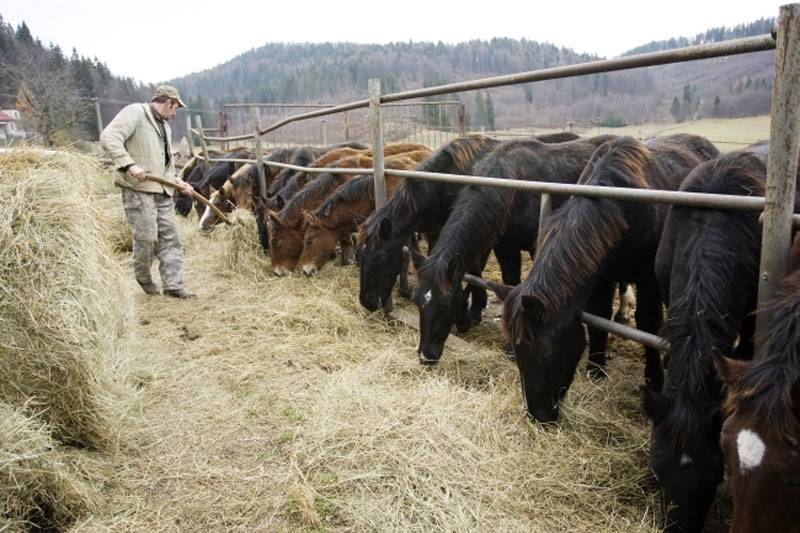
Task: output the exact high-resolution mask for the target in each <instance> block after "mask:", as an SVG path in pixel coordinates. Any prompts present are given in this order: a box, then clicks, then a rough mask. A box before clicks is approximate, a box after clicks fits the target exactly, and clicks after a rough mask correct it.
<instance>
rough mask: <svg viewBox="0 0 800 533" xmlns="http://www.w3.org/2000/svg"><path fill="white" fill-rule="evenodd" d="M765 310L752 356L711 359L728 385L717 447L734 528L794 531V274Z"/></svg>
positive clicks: (798, 523) (798, 325)
mask: <svg viewBox="0 0 800 533" xmlns="http://www.w3.org/2000/svg"><path fill="white" fill-rule="evenodd" d="M797 242H798V241H797V240H796V241H795V244H797ZM767 308H768V309H769V311H770V313H771V318H772V320H771V321H770V322H769V323H768V324H767V331H765V335H764V339H763V346H761V347H760V348H759V351H758V353H757V356H756V358H755V359H754V360H753V361H738V360H735V359H727V358H725V357H722V356H719V357H718V358H717V360H716V366H717V369H718V371H719V374H720V376H721V378H722V380H723V381H724V383H725V385H726V386H727V389H728V397H727V400H726V401H725V404H724V414H725V415H726V417H725V421H724V423H723V425H722V432H721V444H722V449H723V451H724V454H725V461H726V462H727V465H728V470H729V475H730V480H731V486H732V493H733V520H732V521H731V529H730V530H731V531H732V532H734V533H751V532H752V533H755V532H761V531H787V532H795V533H796V532H798V531H800V507H798V505H797V501H798V499H797V496H798V492H800V272H797V271H795V272H794V273H792V274H790V275H789V276H788V277H787V279H786V281H785V287H784V291H783V293H782V295H781V296H779V297H778V298H777V299H776V300H775V301H773V302H772V303H770V304H769V305H768V307H767Z"/></svg>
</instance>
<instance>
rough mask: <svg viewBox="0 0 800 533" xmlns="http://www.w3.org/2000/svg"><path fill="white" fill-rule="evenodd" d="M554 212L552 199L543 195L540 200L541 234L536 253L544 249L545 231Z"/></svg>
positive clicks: (537, 238) (537, 241)
mask: <svg viewBox="0 0 800 533" xmlns="http://www.w3.org/2000/svg"><path fill="white" fill-rule="evenodd" d="M552 212H553V205H552V198H551V197H550V195H549V194H547V193H546V192H545V193H542V195H541V197H540V199H539V233H538V234H537V236H536V252H537V253H538V252H539V249H541V247H542V241H543V240H544V231H545V229H544V228H545V225H546V224H547V222H548V219H549V218H550V215H551V214H552Z"/></svg>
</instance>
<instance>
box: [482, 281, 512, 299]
mask: <svg viewBox="0 0 800 533" xmlns="http://www.w3.org/2000/svg"><path fill="white" fill-rule="evenodd" d="M486 285H488V286H489V290H490V291H492V292H493V293H495V294H496V295H497V297H498V298H500V299H501V300H503V301H505V299H506V297H507V296H508V295H509V294H510V293H511V291H512V290H513V289H514V286H513V285H504V284H502V283H497V282H496V281H491V280H487V281H486Z"/></svg>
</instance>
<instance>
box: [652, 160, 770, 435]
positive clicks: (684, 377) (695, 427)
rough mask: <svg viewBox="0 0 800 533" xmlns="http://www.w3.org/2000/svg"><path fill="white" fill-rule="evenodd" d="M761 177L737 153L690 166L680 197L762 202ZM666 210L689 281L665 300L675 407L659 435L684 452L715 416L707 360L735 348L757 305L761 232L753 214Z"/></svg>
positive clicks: (756, 164)
mask: <svg viewBox="0 0 800 533" xmlns="http://www.w3.org/2000/svg"><path fill="white" fill-rule="evenodd" d="M765 173H766V169H765V168H764V166H763V164H762V163H761V162H760V161H759V160H758V159H757V158H756V157H755V156H753V155H752V154H748V153H743V152H735V153H733V154H729V155H727V156H724V157H721V158H719V159H716V160H713V161H708V162H706V163H702V164H701V165H699V166H698V167H696V168H695V169H694V170H693V171H692V173H691V174H690V175H689V176H688V177H687V178H686V180H685V181H684V183H683V184H682V186H681V190H682V191H687V192H703V193H717V194H733V195H740V196H750V195H763V194H764V180H765ZM672 209H673V210H672V213H671V215H670V216H671V217H672V219H673V220H680V221H681V222H680V224H681V226H680V240H679V244H677V245H676V250H674V251H673V252H672V257H673V261H675V260H678V261H680V262H681V263H682V264H685V265H686V268H681V271H685V272H686V273H687V277H686V279H685V283H684V289H683V291H682V293H681V295H680V296H679V297H677V298H674V297H673V298H671V302H670V306H669V310H668V315H667V320H666V322H665V327H664V329H665V332H664V337H665V338H666V340H667V341H668V342H669V343H670V346H671V348H670V351H669V357H668V359H669V363H668V372H667V383H666V385H665V393H666V394H667V395H668V396H670V397H673V398H674V403H673V404H672V408H671V409H670V410H669V412H668V413H667V415H666V417H665V418H664V421H663V423H662V429H660V431H663V432H664V434H665V435H668V436H669V438H670V439H671V440H672V443H673V446H675V447H676V448H678V449H688V448H690V447H691V443H692V442H693V441H694V440H696V439H697V438H699V437H700V435H701V434H702V432H703V429H704V428H709V427H710V426H709V424H708V421H709V420H708V417H709V414H708V413H709V412H711V413H718V412H719V402H720V387H719V381H718V380H717V377H716V373H715V372H714V363H713V359H714V355H715V353H718V354H723V353H728V352H729V351H730V350H731V349H732V348H733V342H734V340H735V338H736V334H737V332H738V326H739V322H740V320H741V319H742V318H743V317H744V316H745V314H746V313H747V312H748V311H749V307H748V306H749V305H751V304H750V302H751V301H752V300H753V299H754V298H755V280H756V279H757V276H758V249H759V238H760V233H759V229H760V228H759V226H758V223H757V221H756V218H757V214H755V213H743V212H736V211H719V210H701V211H698V210H696V209H691V208H685V207H680V206H673V208H672ZM687 226H688V227H687ZM666 231H668V230H667V229H665V232H666ZM676 258H677V259H676ZM749 285H753V287H752V290H748V287H749ZM706 431H707V430H706Z"/></svg>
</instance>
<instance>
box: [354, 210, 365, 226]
mask: <svg viewBox="0 0 800 533" xmlns="http://www.w3.org/2000/svg"><path fill="white" fill-rule="evenodd" d="M351 215H352V217H353V222H355V223H356V226H360V225H361V224H363V223H364V221H365V220H367V217H365V216H364V215H362V214H360V213H351Z"/></svg>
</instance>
